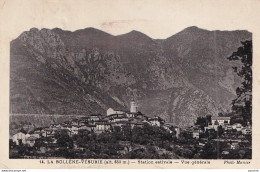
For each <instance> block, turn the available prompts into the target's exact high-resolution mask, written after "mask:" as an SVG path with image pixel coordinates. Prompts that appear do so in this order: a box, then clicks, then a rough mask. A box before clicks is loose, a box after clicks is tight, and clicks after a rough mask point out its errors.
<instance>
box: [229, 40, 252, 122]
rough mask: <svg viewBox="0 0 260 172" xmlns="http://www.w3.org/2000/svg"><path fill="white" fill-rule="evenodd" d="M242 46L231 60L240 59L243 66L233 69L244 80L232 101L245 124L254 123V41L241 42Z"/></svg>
mask: <svg viewBox="0 0 260 172" xmlns="http://www.w3.org/2000/svg"><path fill="white" fill-rule="evenodd" d="M241 43H242V46H241V47H239V48H238V50H237V51H236V52H234V53H233V54H232V55H231V56H230V57H228V59H229V60H234V61H240V62H241V64H242V66H241V67H237V66H234V67H233V69H234V71H235V72H236V73H237V75H238V76H240V77H241V78H242V79H243V81H242V83H241V86H240V87H237V89H236V94H237V98H236V99H234V100H233V101H232V106H233V110H234V111H235V112H236V113H238V114H240V115H242V117H243V125H244V126H245V125H246V124H247V122H249V123H250V124H252V41H244V42H241Z"/></svg>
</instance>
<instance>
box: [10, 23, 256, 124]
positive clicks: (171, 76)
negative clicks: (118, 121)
mask: <svg viewBox="0 0 260 172" xmlns="http://www.w3.org/2000/svg"><path fill="white" fill-rule="evenodd" d="M245 39H252V34H251V33H250V32H247V31H207V30H202V29H200V28H197V27H189V28H186V29H184V30H182V31H181V32H178V33H177V34H175V35H173V36H170V37H169V38H167V39H162V40H155V39H152V38H150V37H149V36H147V35H145V34H143V33H141V32H138V31H131V32H128V33H126V34H123V35H118V36H113V35H111V34H108V33H105V32H103V31H100V30H97V29H95V28H86V29H81V30H78V31H74V32H71V31H63V30H61V29H59V28H54V29H41V30H39V29H36V28H32V29H30V31H26V32H23V33H22V34H21V35H20V36H18V38H17V39H15V40H13V41H12V42H11V50H10V52H11V53H10V54H11V56H10V63H11V69H10V70H11V71H10V72H11V76H10V104H11V109H10V110H11V113H43V114H44V113H51V114H52V113H53V114H54V113H55V114H80V113H81V114H89V113H105V111H106V109H107V108H109V107H112V108H117V109H118V108H123V109H125V108H128V106H129V105H128V102H129V101H130V99H135V100H136V101H137V102H138V104H139V109H140V110H141V111H142V112H144V113H146V114H148V115H151V116H153V115H158V116H161V117H163V118H165V119H166V120H167V121H169V122H173V123H176V124H179V125H190V124H192V123H193V122H194V120H195V119H196V117H197V116H199V115H202V116H203V115H206V114H213V115H216V114H217V113H218V112H221V111H228V110H230V106H229V105H227V104H228V103H231V100H232V98H234V97H235V88H236V87H237V86H238V85H239V84H240V82H241V81H240V79H239V78H238V77H237V76H236V75H235V74H234V72H233V71H232V66H233V65H234V63H231V62H229V61H228V60H227V59H226V57H227V56H229V55H231V53H232V52H234V51H235V50H236V49H237V48H238V47H239V45H240V41H243V40H245ZM235 65H239V64H235ZM43 90H44V91H43Z"/></svg>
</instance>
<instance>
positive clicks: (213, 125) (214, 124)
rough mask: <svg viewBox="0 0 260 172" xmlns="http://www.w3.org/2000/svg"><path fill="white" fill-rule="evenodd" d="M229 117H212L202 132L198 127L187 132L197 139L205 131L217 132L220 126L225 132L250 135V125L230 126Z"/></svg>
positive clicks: (235, 124) (238, 124) (236, 124)
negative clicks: (234, 131) (231, 131)
mask: <svg viewBox="0 0 260 172" xmlns="http://www.w3.org/2000/svg"><path fill="white" fill-rule="evenodd" d="M230 119H231V118H230V117H225V116H213V117H211V122H209V123H208V125H207V126H206V127H204V130H202V129H201V127H200V126H198V125H197V126H194V127H190V129H189V130H188V131H190V132H191V133H192V137H193V138H199V136H200V134H201V133H204V132H205V131H206V130H215V131H217V130H218V129H219V127H220V126H221V127H222V129H223V130H224V131H225V132H227V131H230V130H236V131H241V134H242V135H251V134H252V127H251V126H250V125H248V126H246V127H243V126H242V124H240V123H234V124H230Z"/></svg>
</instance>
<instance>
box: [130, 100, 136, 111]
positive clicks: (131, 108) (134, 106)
mask: <svg viewBox="0 0 260 172" xmlns="http://www.w3.org/2000/svg"><path fill="white" fill-rule="evenodd" d="M130 112H132V113H136V112H137V104H136V103H135V101H134V100H132V101H131V103H130Z"/></svg>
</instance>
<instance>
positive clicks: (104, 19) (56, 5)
mask: <svg viewBox="0 0 260 172" xmlns="http://www.w3.org/2000/svg"><path fill="white" fill-rule="evenodd" d="M234 2H235V3H234ZM245 2H246V3H245ZM253 2H255V1H251V0H248V1H245V0H236V1H233V0H229V1H226V0H225V1H224V0H218V1H215V0H181V1H180V0H74V1H72V0H62V1H59V0H37V1H35V0H19V1H14V0H0V17H1V15H2V17H4V18H5V19H6V21H4V22H5V24H6V25H8V26H10V27H8V30H7V29H5V28H3V27H1V28H0V29H2V30H3V29H4V31H5V32H11V34H13V35H14V38H16V37H17V36H18V35H19V34H20V33H22V32H23V31H25V30H29V29H30V28H32V27H36V28H39V29H41V28H49V29H52V28H55V27H59V28H61V29H65V30H70V31H75V30H78V29H83V28H87V27H94V28H97V29H100V30H103V31H105V32H108V33H110V34H112V35H120V34H124V33H127V32H130V31H131V30H137V31H140V32H143V33H145V34H146V35H148V36H150V37H152V38H154V39H165V38H167V37H170V36H172V35H174V34H175V33H177V32H179V31H181V30H183V29H185V28H187V27H189V26H197V27H199V28H203V29H207V30H248V28H251V27H253V23H255V24H256V23H257V24H258V25H259V24H260V22H259V20H257V18H254V17H250V16H253V15H254V12H255V10H258V9H259V7H257V6H256V5H254V3H253ZM254 9H255V10H254ZM249 31H250V30H249Z"/></svg>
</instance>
